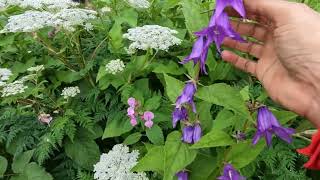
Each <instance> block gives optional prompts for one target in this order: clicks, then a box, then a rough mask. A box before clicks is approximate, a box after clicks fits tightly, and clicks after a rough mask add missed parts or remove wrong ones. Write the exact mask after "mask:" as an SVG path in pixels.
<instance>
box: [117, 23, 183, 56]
mask: <svg viewBox="0 0 320 180" xmlns="http://www.w3.org/2000/svg"><path fill="white" fill-rule="evenodd" d="M177 33H178V32H177V31H175V30H172V29H170V28H167V27H162V26H158V25H145V26H142V27H136V28H131V29H129V30H128V33H126V34H124V35H123V37H124V38H126V39H129V40H130V41H132V43H131V44H130V46H129V49H128V51H129V52H134V51H135V50H137V49H141V50H147V49H149V48H153V49H155V50H164V51H168V50H169V48H170V47H171V46H174V45H179V44H181V42H182V41H181V40H180V39H178V38H177V37H175V36H174V34H177Z"/></svg>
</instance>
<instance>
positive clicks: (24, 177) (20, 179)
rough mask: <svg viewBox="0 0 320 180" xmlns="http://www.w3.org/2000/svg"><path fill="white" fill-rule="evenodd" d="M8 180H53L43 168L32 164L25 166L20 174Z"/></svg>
mask: <svg viewBox="0 0 320 180" xmlns="http://www.w3.org/2000/svg"><path fill="white" fill-rule="evenodd" d="M10 180H53V178H52V176H51V175H50V174H49V173H47V172H46V171H45V169H44V168H43V167H41V166H39V165H38V164H36V163H34V162H32V163H29V164H27V165H26V167H25V169H24V171H23V173H22V174H19V175H17V176H13V177H12V178H11V179H10Z"/></svg>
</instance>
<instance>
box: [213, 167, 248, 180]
mask: <svg viewBox="0 0 320 180" xmlns="http://www.w3.org/2000/svg"><path fill="white" fill-rule="evenodd" d="M245 179H246V178H245V177H243V176H241V175H240V173H239V172H238V171H237V170H235V169H234V167H233V166H232V165H231V164H226V165H225V166H224V169H223V175H222V176H220V177H218V180H245Z"/></svg>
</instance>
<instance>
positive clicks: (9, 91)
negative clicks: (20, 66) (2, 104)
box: [1, 81, 28, 97]
mask: <svg viewBox="0 0 320 180" xmlns="http://www.w3.org/2000/svg"><path fill="white" fill-rule="evenodd" d="M27 88H28V86H25V85H24V84H23V82H22V81H14V82H12V83H9V84H5V85H4V86H3V89H2V91H1V93H2V95H1V97H8V96H13V95H16V94H21V93H24V92H25V91H24V90H25V89H27Z"/></svg>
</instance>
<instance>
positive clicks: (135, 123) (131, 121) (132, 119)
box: [130, 118, 138, 126]
mask: <svg viewBox="0 0 320 180" xmlns="http://www.w3.org/2000/svg"><path fill="white" fill-rule="evenodd" d="M130 123H131V125H132V126H136V125H137V124H138V122H137V119H136V118H131V120H130Z"/></svg>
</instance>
